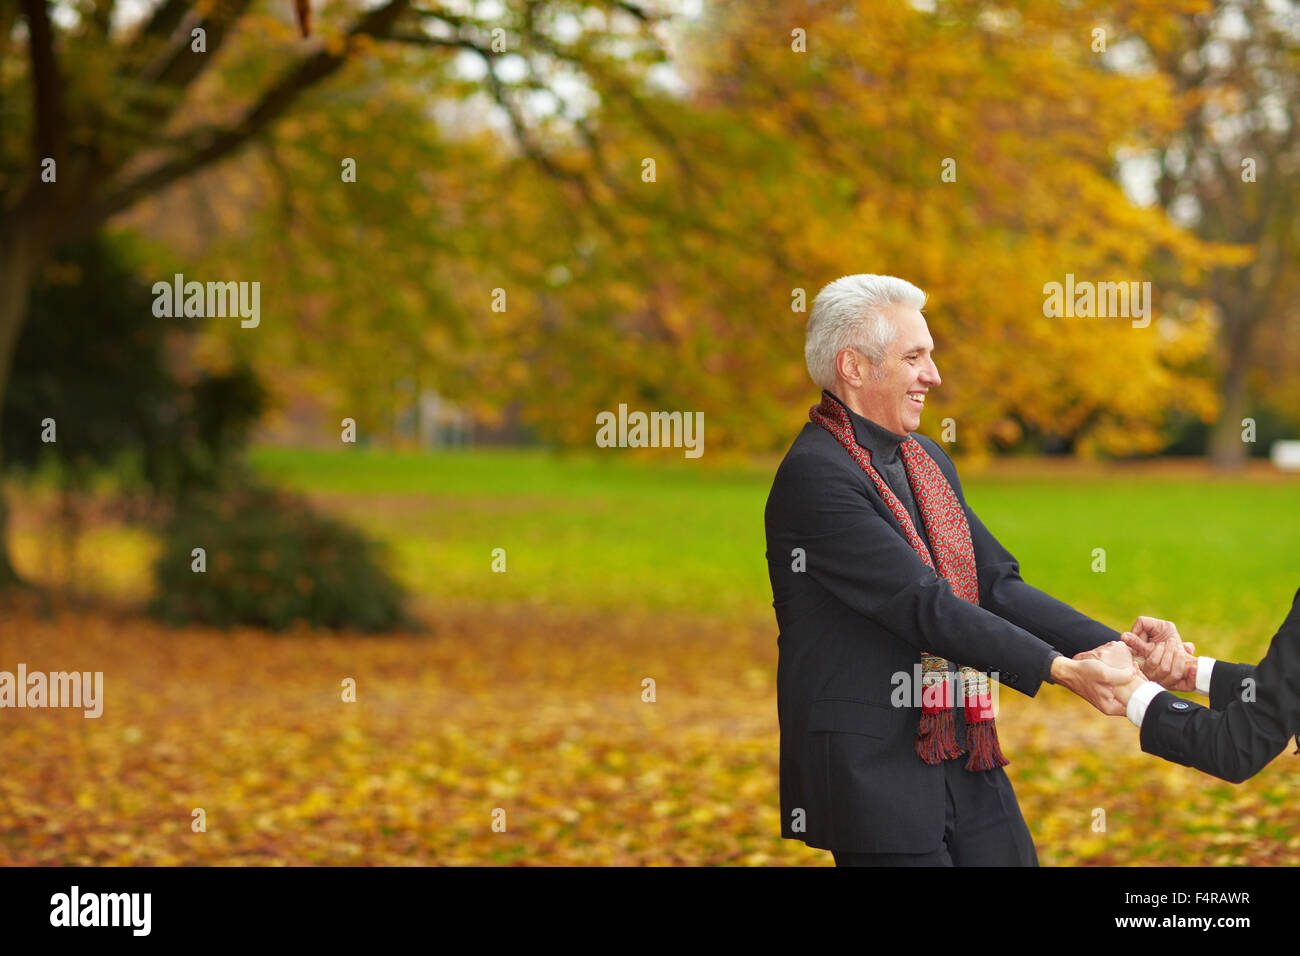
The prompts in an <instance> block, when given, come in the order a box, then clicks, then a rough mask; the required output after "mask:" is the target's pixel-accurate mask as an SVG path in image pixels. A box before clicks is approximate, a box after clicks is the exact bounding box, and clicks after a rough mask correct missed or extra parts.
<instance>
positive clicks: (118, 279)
mask: <svg viewBox="0 0 1300 956" xmlns="http://www.w3.org/2000/svg"><path fill="white" fill-rule="evenodd" d="M133 259H134V254H133V252H132V250H131V247H130V245H129V240H128V239H126V238H115V239H112V240H109V239H106V238H104V237H101V236H94V237H92V238H90V239H88V240H86V241H81V242H75V243H68V244H66V245H64V246H62V247H61V248H60V249H59V250H58V252H57V254H56V256H55V261H54V265H53V266H52V267H51V268H50V269H48V270H47V272H46V275H45V277H44V279H43V281H41V282H39V283H38V284H37V285H35V286H34V287H33V289H32V294H31V310H30V316H31V318H30V320H29V321H28V322H27V324H26V325H25V326H24V328H23V333H22V336H21V338H20V339H19V342H18V347H17V352H16V353H15V359H14V370H13V377H12V379H11V381H10V385H9V390H8V394H7V396H6V398H5V405H4V417H3V425H2V426H0V427H2V429H3V447H4V451H5V455H4V465H5V467H6V468H7V469H10V470H14V471H30V470H36V469H39V468H42V467H52V468H53V469H54V470H56V471H57V472H58V473H59V474H60V475H61V476H62V477H63V478H64V479H65V480H68V481H70V482H73V483H79V482H81V481H83V480H84V479H85V478H86V477H87V476H88V475H89V474H90V473H91V472H92V471H95V470H97V469H102V468H106V467H110V466H113V465H116V464H118V463H119V462H120V461H121V460H123V459H127V460H130V461H131V462H132V463H133V465H134V468H133V470H134V471H136V472H138V474H139V477H141V478H142V479H143V480H144V481H145V482H146V483H147V484H148V485H149V487H150V488H151V489H152V490H154V491H155V492H158V493H159V494H162V495H165V496H167V497H176V496H179V495H181V494H183V493H184V492H185V491H186V490H188V489H192V488H199V487H213V486H215V485H216V484H217V483H218V482H219V481H220V479H221V477H222V475H223V474H224V473H225V471H226V470H227V469H228V468H229V467H231V466H233V464H234V463H235V462H236V460H237V456H238V453H239V451H240V450H241V449H242V447H243V445H244V443H245V441H246V439H247V436H248V432H249V429H251V427H252V426H253V424H254V423H255V422H256V421H257V419H258V417H259V416H260V415H261V413H262V411H263V409H264V407H265V405H266V395H265V391H264V389H263V387H262V385H261V383H260V382H259V381H258V379H257V377H256V376H255V375H254V374H253V372H252V370H251V369H250V368H249V367H248V366H246V365H235V366H234V367H232V368H231V369H230V370H229V371H225V372H216V373H198V374H196V375H194V376H192V377H191V379H190V380H187V381H182V380H181V378H180V376H179V374H178V366H179V365H180V363H179V362H178V361H177V359H176V356H175V355H174V354H173V353H174V351H175V350H176V346H178V345H181V344H182V343H183V340H184V339H185V338H186V337H187V336H188V335H190V334H192V333H193V332H194V331H195V330H196V329H197V326H196V325H195V324H194V323H193V320H187V319H183V318H180V319H178V318H170V317H159V316H156V315H154V312H153V296H152V293H151V292H150V289H149V286H148V285H146V284H145V283H143V282H141V281H140V279H139V278H138V276H137V275H136V273H135V271H134V269H133V266H132V262H133ZM47 418H48V419H53V420H54V422H55V424H56V428H57V441H54V442H45V441H42V438H41V433H42V422H43V421H44V420H45V419H47Z"/></svg>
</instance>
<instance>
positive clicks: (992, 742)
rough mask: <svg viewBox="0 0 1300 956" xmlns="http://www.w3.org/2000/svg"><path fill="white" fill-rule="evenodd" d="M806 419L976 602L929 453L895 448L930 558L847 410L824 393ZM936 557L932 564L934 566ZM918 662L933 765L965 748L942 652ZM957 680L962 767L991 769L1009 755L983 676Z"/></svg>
mask: <svg viewBox="0 0 1300 956" xmlns="http://www.w3.org/2000/svg"><path fill="white" fill-rule="evenodd" d="M808 417H809V418H811V419H812V420H813V422H814V423H815V424H817V425H820V426H821V427H822V428H824V429H826V430H827V431H828V432H830V433H831V434H832V435H834V436H835V438H836V440H837V441H839V443H840V444H841V445H843V446H844V447H845V449H847V451H848V453H849V454H850V455H852V456H853V460H854V461H856V462H857V463H858V464H859V465H860V466H862V470H863V471H865V472H866V473H867V474H868V475H869V476H870V477H871V480H872V482H874V483H875V486H876V490H877V491H879V492H880V497H881V498H882V499H884V502H885V504H886V506H888V508H889V510H890V511H891V512H892V513H893V515H894V517H895V518H896V519H898V523H899V525H900V526H902V529H903V534H904V535H905V536H906V538H907V543H908V544H910V545H911V546H912V549H913V550H914V551H916V553H917V554H918V555H920V558H921V560H922V561H924V562H925V563H926V566H927V567H929V568H930V569H931V570H933V571H934V573H935V575H936V576H938V577H941V578H944V579H946V580H947V581H948V583H949V584H950V585H951V586H952V589H953V592H954V593H955V594H956V595H957V596H958V597H961V598H965V599H966V600H967V601H970V602H971V603H972V604H979V602H980V593H979V581H978V578H977V577H976V571H975V549H974V547H973V546H972V545H971V539H970V525H969V524H968V523H967V522H966V514H965V512H964V511H962V507H961V502H960V501H958V500H957V495H956V494H954V493H953V490H952V486H951V485H949V484H948V479H946V478H945V477H944V476H943V472H942V471H940V470H939V466H938V465H937V464H935V461H934V459H933V458H931V457H930V456H929V455H927V454H926V453H925V449H924V448H922V447H921V443H920V442H918V441H917V440H916V439H915V438H913V437H912V436H911V435H909V436H907V438H906V439H905V440H904V441H903V442H902V443H901V444H900V445H899V446H898V448H899V452H900V453H901V454H902V456H903V468H904V470H905V471H906V472H907V483H908V484H909V485H910V486H911V488H912V495H913V496H914V497H915V498H916V505H917V508H918V509H919V511H920V512H921V520H922V522H924V524H925V531H926V534H927V535H928V536H929V538H930V543H931V545H932V546H933V547H934V559H933V560H931V557H930V551H929V549H927V548H926V546H925V542H923V541H922V540H921V536H920V535H919V534H918V533H917V531H916V527H915V526H914V525H913V524H912V518H911V516H910V515H909V514H908V513H907V509H906V508H905V507H903V503H902V502H901V501H899V500H898V496H897V495H895V494H894V493H893V492H892V491H890V490H889V486H888V485H887V484H885V481H884V479H883V478H881V477H880V474H879V473H878V472H877V471H876V469H875V468H873V467H872V466H871V452H870V451H868V450H867V449H865V448H863V447H862V446H861V445H859V444H858V443H857V439H856V438H855V437H854V435H853V420H852V419H851V418H850V417H849V413H848V410H847V409H845V407H844V406H843V405H841V404H840V403H839V402H838V401H836V400H835V399H834V398H833V397H831V395H830V394H829V393H828V392H823V393H822V401H821V404H820V405H814V406H813V407H812V408H811V409H809V410H808ZM936 561H937V562H938V565H939V566H938V568H937V569H936V568H935V562H936ZM921 661H922V663H921V684H922V692H921V721H920V725H919V727H918V728H917V733H916V752H917V754H918V755H919V756H920V758H921V759H922V760H924V761H925V762H926V763H928V764H938V763H941V762H942V761H944V760H948V759H951V758H953V757H959V756H961V755H962V754H963V753H965V752H966V751H964V750H962V749H961V748H959V747H958V746H957V733H956V728H955V726H954V723H953V712H952V708H953V703H954V691H955V687H954V683H955V681H954V679H953V675H952V674H950V673H949V670H950V667H949V664H948V661H947V660H945V659H944V658H942V657H939V656H937V655H935V654H929V653H926V652H925V651H922V652H921ZM960 678H961V682H962V690H963V699H964V703H965V708H966V744H967V748H968V749H969V751H970V760H969V761H967V763H966V769H967V770H992V769H993V768H994V767H1004V766H1006V765H1007V763H1009V761H1008V760H1007V758H1006V757H1004V756H1003V755H1002V749H1001V747H999V746H998V732H997V727H996V726H995V724H994V722H993V707H992V702H991V700H990V696H989V678H988V675H987V674H985V673H983V672H982V671H978V670H976V669H975V668H973V667H963V668H961V671H960Z"/></svg>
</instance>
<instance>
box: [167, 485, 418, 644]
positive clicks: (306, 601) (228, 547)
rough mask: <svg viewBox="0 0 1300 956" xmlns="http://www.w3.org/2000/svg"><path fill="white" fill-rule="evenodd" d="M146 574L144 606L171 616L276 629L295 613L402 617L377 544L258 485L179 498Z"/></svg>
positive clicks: (362, 620)
mask: <svg viewBox="0 0 1300 956" xmlns="http://www.w3.org/2000/svg"><path fill="white" fill-rule="evenodd" d="M195 548H203V549H204V551H205V554H204V559H205V562H206V569H205V570H204V571H202V572H200V571H196V570H193V563H194V561H195V560H196V559H195V557H194V556H193V549H195ZM154 573H155V577H156V579H157V590H156V596H155V598H154V600H153V602H152V603H151V605H150V610H151V611H152V612H153V613H154V614H155V615H156V616H158V617H160V618H161V619H163V620H165V621H168V622H169V623H172V624H177V625H180V624H211V625H216V626H219V627H230V626H234V625H250V626H258V627H268V628H271V629H273V630H283V629H284V628H286V627H288V626H289V625H290V624H292V623H293V622H295V621H304V622H306V623H308V624H311V625H313V626H316V627H329V628H348V629H356V630H361V631H372V632H373V631H384V630H392V629H394V628H398V627H403V626H406V625H408V624H409V620H408V618H407V617H406V614H405V611H404V609H403V603H404V600H405V596H404V593H403V591H402V589H401V587H400V586H399V585H398V584H397V582H396V581H395V580H394V579H393V578H392V577H391V576H390V575H389V574H388V572H387V571H386V570H385V568H384V566H383V554H382V550H381V549H380V547H379V546H378V545H376V544H374V543H373V542H371V541H370V540H368V539H367V538H366V537H365V536H363V535H362V534H360V533H359V532H357V531H355V530H353V529H351V528H349V527H347V526H346V525H344V524H342V523H340V522H338V521H335V520H333V519H330V518H327V517H324V516H322V515H320V514H318V513H316V512H315V511H314V510H313V509H312V508H311V507H310V505H308V503H307V502H306V501H305V500H303V499H302V498H299V497H296V496H293V495H290V494H286V493H283V492H278V491H274V490H271V489H267V488H262V487H252V488H239V489H229V490H226V491H224V492H222V493H221V494H220V495H215V494H212V493H200V494H197V495H189V496H186V497H185V498H184V499H182V501H181V503H180V505H179V506H178V507H177V509H176V512H175V514H174V516H173V518H172V520H171V522H170V523H169V525H168V526H167V528H166V529H165V532H164V540H163V548H162V551H161V553H160V555H159V557H158V560H157V563H156V564H155V566H154Z"/></svg>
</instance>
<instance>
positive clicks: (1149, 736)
mask: <svg viewBox="0 0 1300 956" xmlns="http://www.w3.org/2000/svg"><path fill="white" fill-rule="evenodd" d="M1223 666H1224V664H1223V662H1220V663H1216V664H1215V665H1214V673H1213V674H1211V676H1210V680H1211V693H1212V695H1213V691H1214V683H1215V682H1216V681H1218V680H1219V668H1220V667H1223ZM1248 667H1249V665H1241V664H1228V665H1227V666H1226V667H1225V669H1224V676H1223V680H1222V683H1221V685H1220V687H1219V693H1218V695H1217V696H1218V700H1217V701H1216V700H1214V698H1213V696H1212V702H1213V703H1218V704H1221V705H1222V708H1221V709H1214V710H1211V709H1209V708H1206V707H1202V706H1201V705H1200V704H1196V703H1193V702H1192V701H1187V700H1183V699H1181V698H1179V697H1176V696H1174V695H1173V694H1171V693H1169V692H1168V691H1163V692H1161V693H1159V694H1157V695H1156V696H1155V697H1154V698H1152V700H1151V703H1150V704H1149V705H1147V711H1146V716H1145V717H1143V719H1142V730H1141V734H1140V739H1141V742H1142V749H1143V750H1144V751H1145V752H1146V753H1149V754H1154V755H1155V756H1157V757H1163V758H1164V759H1166V760H1171V761H1173V762H1174V763H1180V764H1183V765H1184V766H1187V767H1195V768H1196V769H1197V770H1203V771H1205V772H1206V773H1208V774H1213V775H1214V776H1216V777H1219V778H1220V779H1222V780H1227V781H1228V782H1230V783H1241V782H1242V781H1243V780H1245V779H1247V778H1248V777H1252V776H1254V775H1255V774H1257V773H1258V772H1259V771H1260V770H1261V769H1263V767H1264V766H1265V765H1266V764H1267V763H1268V762H1269V761H1270V760H1272V759H1273V758H1274V757H1276V756H1277V755H1278V754H1279V753H1280V752H1281V751H1282V750H1283V749H1285V747H1286V743H1287V738H1288V737H1290V736H1291V735H1292V734H1296V733H1300V591H1297V592H1296V596H1295V599H1294V601H1293V602H1292V605H1291V613H1290V614H1289V615H1288V616H1287V619H1286V620H1285V621H1284V622H1283V623H1282V627H1281V629H1280V630H1279V631H1278V632H1277V634H1276V635H1274V637H1273V640H1272V642H1271V643H1270V644H1269V648H1268V653H1267V654H1266V655H1265V656H1264V659H1263V660H1262V661H1260V662H1259V666H1258V667H1256V668H1254V674H1253V675H1250V674H1246V673H1245V672H1244V670H1243V669H1244V668H1248ZM1242 676H1253V677H1254V679H1255V683H1254V687H1253V690H1254V699H1253V700H1252V699H1251V698H1250V696H1249V695H1247V696H1245V698H1244V699H1243V693H1242V692H1243V688H1242V686H1241V684H1240V682H1239V681H1240V678H1241V677H1242Z"/></svg>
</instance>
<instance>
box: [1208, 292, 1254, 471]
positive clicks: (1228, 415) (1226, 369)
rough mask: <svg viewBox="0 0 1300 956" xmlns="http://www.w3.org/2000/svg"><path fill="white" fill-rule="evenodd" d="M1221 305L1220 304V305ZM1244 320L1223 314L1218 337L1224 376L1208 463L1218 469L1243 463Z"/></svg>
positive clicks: (1245, 400)
mask: <svg viewBox="0 0 1300 956" xmlns="http://www.w3.org/2000/svg"><path fill="white" fill-rule="evenodd" d="M1220 307H1222V306H1220ZM1247 328H1248V325H1247V323H1246V322H1244V321H1241V320H1239V319H1237V318H1236V317H1230V316H1229V315H1228V314H1227V313H1226V311H1225V314H1224V325H1223V334H1222V335H1221V336H1220V337H1219V342H1220V346H1221V348H1222V349H1223V377H1222V378H1221V380H1220V383H1219V398H1220V400H1221V402H1222V404H1221V407H1220V410H1219V420H1218V421H1217V422H1215V423H1214V427H1213V429H1211V431H1210V447H1209V454H1210V463H1211V464H1212V465H1213V466H1214V467H1215V468H1216V469H1219V470H1221V471H1231V470H1235V469H1238V468H1241V467H1242V466H1243V465H1245V463H1246V457H1247V451H1248V448H1247V445H1246V443H1245V442H1244V441H1243V440H1242V431H1243V428H1244V426H1243V425H1242V424H1241V421H1242V419H1243V418H1245V417H1246V412H1247V410H1248V396H1247V393H1246V376H1247V372H1248V371H1249V359H1250V336H1249V335H1248V334H1247V331H1246V330H1247Z"/></svg>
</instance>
